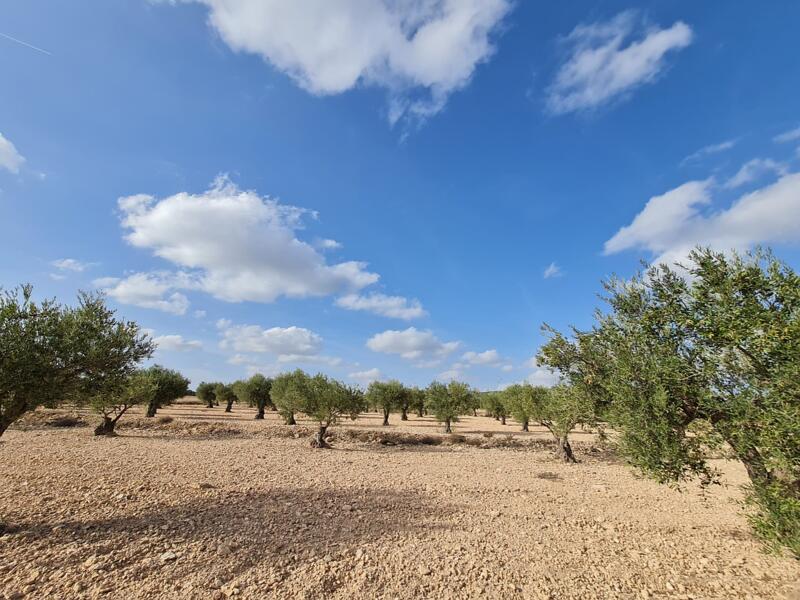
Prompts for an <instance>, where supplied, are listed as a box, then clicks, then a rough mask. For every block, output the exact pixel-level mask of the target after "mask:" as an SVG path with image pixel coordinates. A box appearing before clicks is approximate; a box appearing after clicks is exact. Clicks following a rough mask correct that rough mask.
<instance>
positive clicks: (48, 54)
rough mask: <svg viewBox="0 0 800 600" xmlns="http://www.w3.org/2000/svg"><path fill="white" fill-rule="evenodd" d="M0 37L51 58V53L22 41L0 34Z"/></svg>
mask: <svg viewBox="0 0 800 600" xmlns="http://www.w3.org/2000/svg"><path fill="white" fill-rule="evenodd" d="M0 37H4V38H6V39H7V40H11V41H12V42H17V43H18V44H22V45H23V46H27V47H28V48H31V49H33V50H36V51H37V52H41V53H42V54H47V56H53V54H52V53H51V52H48V51H47V50H43V49H42V48H38V47H36V46H33V45H32V44H29V43H27V42H23V41H22V40H18V39H17V38H13V37H11V36H10V35H6V34H5V33H0Z"/></svg>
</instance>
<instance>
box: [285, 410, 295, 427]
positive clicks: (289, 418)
mask: <svg viewBox="0 0 800 600" xmlns="http://www.w3.org/2000/svg"><path fill="white" fill-rule="evenodd" d="M284 419H285V420H286V424H287V425H297V421H295V420H294V413H289V416H287V417H284Z"/></svg>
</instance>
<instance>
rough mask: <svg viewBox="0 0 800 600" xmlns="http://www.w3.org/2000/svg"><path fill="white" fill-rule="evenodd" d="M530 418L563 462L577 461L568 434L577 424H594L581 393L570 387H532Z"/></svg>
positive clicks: (587, 400)
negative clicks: (547, 434)
mask: <svg viewBox="0 0 800 600" xmlns="http://www.w3.org/2000/svg"><path fill="white" fill-rule="evenodd" d="M533 419H534V420H536V421H538V422H539V424H540V425H542V426H543V427H546V428H547V430H548V431H549V432H550V433H551V434H553V437H554V438H555V440H556V454H558V456H559V457H561V459H562V460H563V461H564V462H577V461H576V460H575V455H574V454H573V452H572V445H571V444H570V443H569V434H570V432H571V431H572V430H573V429H575V427H576V426H577V425H578V424H583V425H593V424H594V423H595V412H594V405H593V404H592V402H591V400H590V399H589V397H588V396H587V395H586V394H584V393H583V391H582V390H581V389H580V388H578V387H575V386H571V385H565V384H561V385H557V386H554V387H552V388H550V389H548V388H541V387H540V388H534V402H533Z"/></svg>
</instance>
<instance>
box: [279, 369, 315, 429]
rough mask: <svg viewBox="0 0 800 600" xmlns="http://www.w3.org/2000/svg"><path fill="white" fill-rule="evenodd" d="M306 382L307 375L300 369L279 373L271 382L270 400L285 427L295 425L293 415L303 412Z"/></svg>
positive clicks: (307, 380)
mask: <svg viewBox="0 0 800 600" xmlns="http://www.w3.org/2000/svg"><path fill="white" fill-rule="evenodd" d="M308 382H309V377H308V375H307V374H306V373H305V372H304V371H302V370H301V369H297V370H295V371H293V372H291V373H281V374H280V375H278V376H277V377H276V378H275V379H274V380H273V381H272V388H271V389H270V398H271V399H272V402H273V404H274V405H275V406H276V408H277V409H278V412H279V413H280V415H281V416H282V417H283V420H284V422H285V423H286V424H287V425H296V424H297V421H296V420H295V414H296V413H298V412H303V406H304V402H305V398H306V396H307V395H308Z"/></svg>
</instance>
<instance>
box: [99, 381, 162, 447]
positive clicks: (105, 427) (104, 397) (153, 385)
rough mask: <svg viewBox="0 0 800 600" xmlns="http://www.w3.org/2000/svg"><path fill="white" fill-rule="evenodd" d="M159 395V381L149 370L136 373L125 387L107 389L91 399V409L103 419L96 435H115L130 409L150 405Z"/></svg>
mask: <svg viewBox="0 0 800 600" xmlns="http://www.w3.org/2000/svg"><path fill="white" fill-rule="evenodd" d="M157 394H158V380H157V378H156V377H155V376H154V374H153V373H152V372H151V371H150V370H149V369H147V370H141V371H136V372H135V373H133V374H132V375H131V376H130V377H128V379H127V381H126V382H125V384H124V385H123V386H121V387H120V388H118V389H107V390H104V391H103V392H100V393H96V394H94V395H93V396H92V397H91V398H90V399H89V406H90V407H91V409H92V410H93V411H94V412H96V413H98V414H99V415H101V416H102V417H103V421H102V423H101V424H100V425H98V426H97V427H96V428H95V430H94V434H95V435H113V434H114V428H115V426H116V424H117V421H119V420H120V419H121V418H122V416H123V415H124V414H125V413H126V412H127V411H128V409H129V408H131V407H133V406H136V405H139V404H150V403H151V402H153V399H154V398H155V397H156V396H157Z"/></svg>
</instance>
